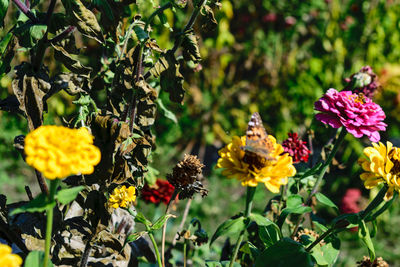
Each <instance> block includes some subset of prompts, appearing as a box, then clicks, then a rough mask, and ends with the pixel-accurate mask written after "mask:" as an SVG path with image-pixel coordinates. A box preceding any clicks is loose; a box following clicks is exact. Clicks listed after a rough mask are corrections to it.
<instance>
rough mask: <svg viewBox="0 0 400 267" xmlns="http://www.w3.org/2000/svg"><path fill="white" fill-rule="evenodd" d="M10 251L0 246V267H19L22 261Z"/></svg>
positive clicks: (5, 246) (7, 247)
mask: <svg viewBox="0 0 400 267" xmlns="http://www.w3.org/2000/svg"><path fill="white" fill-rule="evenodd" d="M11 252H12V249H11V248H10V247H9V246H7V245H4V244H0V266H2V267H19V266H21V264H22V259H21V257H20V256H19V255H17V254H11Z"/></svg>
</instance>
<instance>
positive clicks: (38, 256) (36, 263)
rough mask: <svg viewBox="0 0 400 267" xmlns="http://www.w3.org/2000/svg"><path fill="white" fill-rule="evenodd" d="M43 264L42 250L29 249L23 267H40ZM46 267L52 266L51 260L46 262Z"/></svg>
mask: <svg viewBox="0 0 400 267" xmlns="http://www.w3.org/2000/svg"><path fill="white" fill-rule="evenodd" d="M43 265H44V251H31V252H30V253H29V254H28V256H27V257H26V259H25V264H24V266H25V267H42V266H43ZM47 266H48V267H52V266H54V265H53V263H52V262H51V260H50V259H49V260H48V262H47Z"/></svg>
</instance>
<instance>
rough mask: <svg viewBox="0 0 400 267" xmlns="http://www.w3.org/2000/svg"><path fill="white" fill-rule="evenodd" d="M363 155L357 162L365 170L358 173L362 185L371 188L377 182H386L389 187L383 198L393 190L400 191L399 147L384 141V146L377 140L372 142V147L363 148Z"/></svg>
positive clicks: (390, 196) (391, 194) (389, 195)
mask: <svg viewBox="0 0 400 267" xmlns="http://www.w3.org/2000/svg"><path fill="white" fill-rule="evenodd" d="M364 155H365V156H367V158H364V157H361V158H360V159H359V160H358V164H360V165H361V167H362V168H363V170H364V171H365V172H364V173H362V174H361V175H360V178H361V180H363V181H364V186H365V188H367V189H371V188H373V187H375V186H377V185H378V184H382V183H386V184H387V185H388V187H389V189H388V191H387V193H386V195H385V200H389V199H391V198H392V197H393V193H394V190H396V191H397V192H399V191H400V149H399V148H398V147H393V144H392V143H390V142H386V146H385V145H384V144H382V143H381V142H379V144H377V143H372V147H367V148H365V149H364Z"/></svg>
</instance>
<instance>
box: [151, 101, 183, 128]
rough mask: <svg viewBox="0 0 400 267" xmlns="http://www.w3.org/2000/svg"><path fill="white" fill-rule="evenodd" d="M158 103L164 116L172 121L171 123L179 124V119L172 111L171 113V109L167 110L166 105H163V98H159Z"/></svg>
mask: <svg viewBox="0 0 400 267" xmlns="http://www.w3.org/2000/svg"><path fill="white" fill-rule="evenodd" d="M156 103H157V104H158V106H159V107H160V109H161V110H162V111H163V112H164V116H165V117H166V118H167V119H170V120H171V121H173V122H175V123H178V119H177V118H176V116H175V114H174V113H172V111H170V110H169V109H167V108H166V107H165V106H164V104H163V102H162V100H161V98H157V100H156Z"/></svg>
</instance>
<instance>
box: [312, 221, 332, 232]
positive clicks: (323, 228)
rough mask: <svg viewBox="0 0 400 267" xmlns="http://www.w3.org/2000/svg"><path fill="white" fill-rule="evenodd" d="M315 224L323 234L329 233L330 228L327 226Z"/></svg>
mask: <svg viewBox="0 0 400 267" xmlns="http://www.w3.org/2000/svg"><path fill="white" fill-rule="evenodd" d="M313 223H314V224H315V225H316V226H317V227H318V228H319V229H320V230H321V231H323V232H326V231H328V227H326V226H325V225H323V224H322V223H319V222H317V221H313Z"/></svg>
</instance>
